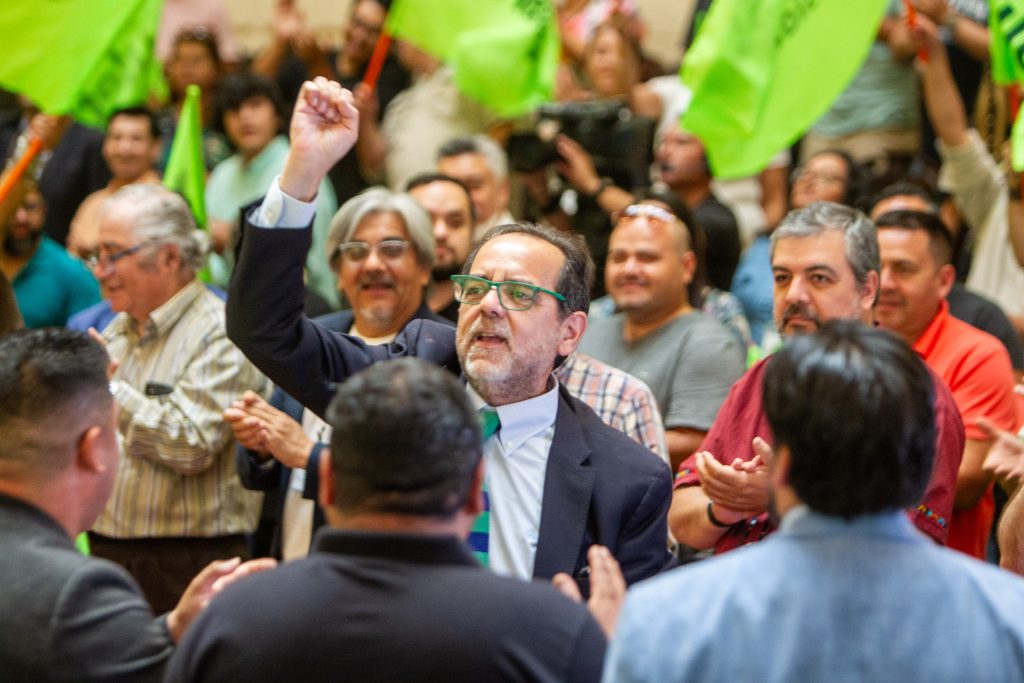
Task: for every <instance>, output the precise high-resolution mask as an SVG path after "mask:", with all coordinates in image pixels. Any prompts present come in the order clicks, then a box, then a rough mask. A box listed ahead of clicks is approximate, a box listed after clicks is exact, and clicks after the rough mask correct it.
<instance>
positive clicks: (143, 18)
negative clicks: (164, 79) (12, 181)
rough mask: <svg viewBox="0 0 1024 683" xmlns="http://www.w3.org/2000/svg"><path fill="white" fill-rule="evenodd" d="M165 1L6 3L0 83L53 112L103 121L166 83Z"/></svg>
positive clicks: (0, 14)
mask: <svg viewBox="0 0 1024 683" xmlns="http://www.w3.org/2000/svg"><path fill="white" fill-rule="evenodd" d="M161 5H162V2H161V0H62V2H42V1H40V0H35V1H31V2H22V1H19V0H9V1H7V2H4V3H3V4H2V5H0V36H3V50H4V56H3V59H0V86H3V87H4V88H7V89H9V90H12V91H14V92H18V93H22V94H24V95H25V96H27V97H28V98H30V99H31V100H32V101H33V102H35V103H36V104H37V105H39V107H40V108H41V109H42V110H43V111H45V112H48V113H51V114H71V115H72V116H73V117H74V118H76V119H77V120H78V121H80V122H82V123H84V124H88V125H92V126H98V127H103V126H105V125H106V121H107V118H108V117H109V116H110V114H111V113H112V112H114V111H116V110H118V109H121V108H124V107H128V106H132V105H137V104H144V103H145V101H146V96H147V95H148V94H149V93H150V91H152V90H156V89H159V87H160V85H159V84H160V83H161V76H160V74H161V69H160V64H159V62H158V61H157V59H156V56H155V54H154V51H153V44H154V41H155V38H156V30H157V24H158V23H159V20H160V11H161Z"/></svg>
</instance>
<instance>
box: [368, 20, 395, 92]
mask: <svg viewBox="0 0 1024 683" xmlns="http://www.w3.org/2000/svg"><path fill="white" fill-rule="evenodd" d="M390 47H391V34H390V33H388V32H387V31H381V33H380V37H379V38H377V44H376V45H374V46H373V55H372V56H371V57H370V63H369V64H368V65H367V66H366V73H365V74H363V85H366V86H369V88H370V90H373V89H375V88H376V87H377V79H378V78H380V70H381V69H382V68H383V67H384V60H385V59H387V56H388V48H390Z"/></svg>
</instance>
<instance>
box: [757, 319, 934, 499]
mask: <svg viewBox="0 0 1024 683" xmlns="http://www.w3.org/2000/svg"><path fill="white" fill-rule="evenodd" d="M932 395H933V385H932V378H931V375H930V374H929V372H928V370H927V368H926V367H925V364H924V362H923V361H922V360H921V358H920V357H919V356H918V355H917V354H916V353H915V352H914V351H913V350H912V349H911V348H910V347H909V346H907V344H906V343H904V342H903V340H901V339H900V338H898V337H896V336H895V335H893V334H891V333H888V332H885V331H882V330H875V329H872V328H870V327H867V326H865V325H862V324H860V323H859V322H855V321H849V320H835V321H832V322H829V323H826V324H825V325H824V326H823V327H822V328H821V330H820V331H819V332H816V333H814V334H805V335H797V336H795V337H792V338H791V339H789V341H787V342H786V344H785V345H784V346H783V347H782V349H781V350H779V351H778V352H776V353H775V354H774V355H773V356H772V359H771V361H770V362H769V363H768V365H767V368H766V369H765V375H764V398H763V404H764V410H765V413H766V415H767V417H768V423H769V425H771V428H772V432H773V433H774V435H775V444H774V447H775V449H776V451H778V450H779V449H780V448H782V447H786V448H787V449H788V450H789V453H790V468H789V473H788V478H787V481H786V484H788V485H789V486H791V487H792V489H793V491H794V493H795V494H796V496H797V497H798V498H799V499H800V500H801V501H802V502H803V503H805V504H807V505H808V506H809V507H810V508H811V509H812V510H815V511H817V512H820V513H824V514H827V515H836V516H841V517H845V518H852V517H856V516H858V515H864V514H871V513H876V512H881V511H884V510H894V509H899V508H904V507H907V506H910V505H914V504H916V503H917V502H918V501H919V500H920V499H921V496H922V494H923V493H924V489H925V486H926V484H927V482H928V478H929V476H930V475H931V469H932V459H933V456H934V452H935V416H934V410H933V408H932Z"/></svg>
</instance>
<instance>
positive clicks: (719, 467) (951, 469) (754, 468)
mask: <svg viewBox="0 0 1024 683" xmlns="http://www.w3.org/2000/svg"><path fill="white" fill-rule="evenodd" d="M771 239H772V245H771V246H772V250H771V259H772V271H773V273H774V277H775V287H774V313H775V319H776V325H777V326H778V328H779V332H780V333H781V334H782V335H783V337H789V336H792V335H795V334H801V333H806V332H814V331H815V330H817V329H818V328H820V327H821V325H822V324H823V322H825V321H827V320H833V319H837V318H842V319H850V320H859V321H861V322H862V323H864V324H865V325H871V324H872V322H873V310H874V306H875V301H876V299H877V296H878V282H879V272H880V271H881V262H880V258H879V251H878V238H877V236H876V234H875V226H874V224H873V223H872V222H871V220H870V219H868V217H867V216H865V215H864V214H862V213H861V212H860V211H857V210H855V209H850V208H848V207H846V206H842V205H840V204H833V203H831V202H814V203H812V204H810V205H809V206H808V207H806V208H804V209H800V210H798V211H792V212H790V213H789V215H787V216H786V218H785V219H784V220H783V221H782V223H781V224H780V225H779V227H778V228H776V229H775V231H774V232H773V233H772V237H771ZM771 359H772V357H771V356H769V357H768V358H766V359H764V360H762V361H761V362H759V363H758V364H756V365H754V366H753V367H752V368H751V369H750V370H748V371H747V373H746V374H745V375H744V376H743V377H742V378H740V380H739V381H738V382H737V383H736V384H735V385H733V388H732V390H731V391H730V392H729V396H728V398H726V400H725V403H723V404H722V408H721V410H720V411H719V413H718V418H717V419H716V420H715V423H714V425H712V427H711V430H710V431H709V432H708V435H707V437H706V438H705V439H704V442H703V443H702V444H701V445H700V448H698V450H697V452H696V453H694V454H693V455H692V456H690V457H689V458H687V459H686V460H685V461H684V462H683V464H682V465H681V466H680V467H679V472H678V474H677V476H676V491H675V494H674V496H673V500H672V509H671V511H670V513H669V526H670V527H671V529H672V533H673V534H674V535H675V537H676V539H677V540H678V541H679V542H680V543H685V544H687V545H689V546H691V547H694V548H711V547H714V548H715V551H716V552H719V553H720V552H724V551H726V550H730V549H732V548H736V547H738V546H740V545H743V544H746V543H750V542H753V541H758V540H760V539H761V538H763V537H764V536H765V535H766V534H769V533H771V532H773V531H774V530H775V529H776V527H777V520H776V519H775V518H774V517H773V516H770V515H769V508H768V491H769V485H768V484H769V481H768V469H767V467H766V466H765V463H764V457H765V454H766V452H767V451H768V450H769V449H770V445H771V441H772V432H771V427H770V426H769V424H768V421H767V418H766V416H765V411H764V409H763V408H762V406H761V380H762V378H763V377H764V373H765V370H766V368H767V367H769V366H770V365H771ZM933 380H934V383H935V415H936V426H937V439H938V445H937V448H936V457H935V467H934V469H933V471H932V476H931V480H930V481H929V484H928V487H927V489H926V490H925V492H924V496H923V497H922V498H921V499H920V500H919V501H918V503H917V504H916V506H915V507H914V508H913V509H912V510H908V513H909V514H910V515H911V517H912V519H913V521H914V523H915V524H916V525H917V527H918V528H919V529H921V530H922V531H923V532H925V533H926V534H928V535H929V536H931V537H932V538H933V539H934V540H935V541H936V542H938V543H945V541H946V535H947V533H948V532H949V519H950V516H951V515H952V513H953V498H954V493H955V490H956V477H957V470H958V468H959V466H960V457H961V455H962V453H963V447H964V429H963V422H962V421H961V419H960V413H959V412H958V411H957V408H956V404H955V403H954V402H953V397H952V396H951V395H950V392H949V389H947V388H946V385H945V384H944V383H943V382H942V380H941V379H939V378H938V376H936V375H933ZM844 419H845V418H844V416H843V415H842V413H841V412H837V413H836V414H835V420H837V421H842V420H844ZM872 427H873V426H872V425H870V424H865V425H863V428H864V429H866V430H870V429H872ZM823 457H824V455H823Z"/></svg>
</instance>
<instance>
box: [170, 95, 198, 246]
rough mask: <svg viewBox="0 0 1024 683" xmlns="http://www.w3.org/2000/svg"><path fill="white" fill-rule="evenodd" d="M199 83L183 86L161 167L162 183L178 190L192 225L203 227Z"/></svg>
mask: <svg viewBox="0 0 1024 683" xmlns="http://www.w3.org/2000/svg"><path fill="white" fill-rule="evenodd" d="M199 107H200V104H199V86H198V85H190V86H188V88H186V89H185V104H184V105H183V106H182V107H181V116H179V117H178V127H177V128H176V129H175V131H174V142H173V143H172V144H171V155H170V157H169V158H168V160H167V168H166V169H165V170H164V185H166V186H167V187H169V188H170V189H172V190H174V191H175V192H180V193H181V194H182V195H183V196H184V197H185V199H186V200H187V201H188V205H189V206H190V207H191V208H192V215H193V216H195V218H196V224H197V225H198V226H199V227H200V228H203V229H206V192H205V188H206V164H205V162H204V161H203V124H202V114H201V113H200V110H199Z"/></svg>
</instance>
